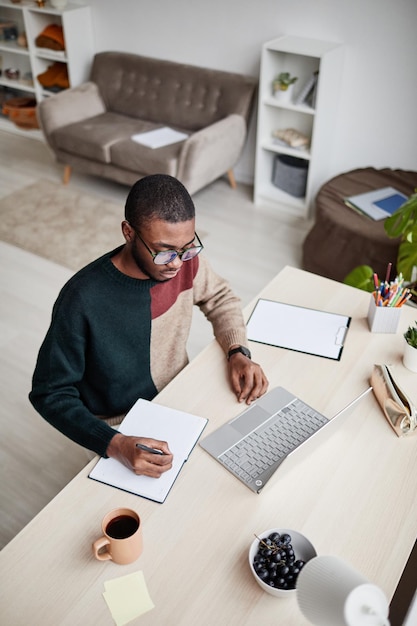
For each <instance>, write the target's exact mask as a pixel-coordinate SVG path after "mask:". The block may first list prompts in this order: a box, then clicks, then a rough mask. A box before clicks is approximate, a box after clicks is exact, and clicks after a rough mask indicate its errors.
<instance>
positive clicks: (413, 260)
mask: <svg viewBox="0 0 417 626" xmlns="http://www.w3.org/2000/svg"><path fill="white" fill-rule="evenodd" d="M414 266H417V220H416V222H415V225H414V227H413V228H412V229H411V230H410V231H409V232H408V233H407V237H406V238H405V239H404V240H403V241H402V242H401V243H400V247H399V248H398V256H397V271H398V272H402V275H403V276H404V280H406V281H409V280H411V278H412V273H413V268H414Z"/></svg>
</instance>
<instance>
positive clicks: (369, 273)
mask: <svg viewBox="0 0 417 626" xmlns="http://www.w3.org/2000/svg"><path fill="white" fill-rule="evenodd" d="M373 276H374V270H373V269H372V267H370V266H369V265H359V266H358V267H355V268H354V269H353V270H352V271H351V272H349V274H348V275H347V276H346V278H345V279H344V280H343V282H344V283H345V285H350V286H351V287H356V288H357V289H362V290H363V291H369V292H372V291H373V290H374V289H375V287H374V279H373Z"/></svg>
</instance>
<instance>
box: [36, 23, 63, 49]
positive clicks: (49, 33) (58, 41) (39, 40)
mask: <svg viewBox="0 0 417 626" xmlns="http://www.w3.org/2000/svg"><path fill="white" fill-rule="evenodd" d="M35 44H36V45H37V46H38V48H49V49H50V50H65V40H64V31H63V28H62V26H60V25H59V24H48V26H46V27H45V28H44V29H43V31H42V32H41V33H40V34H39V35H38V36H37V37H36V39H35Z"/></svg>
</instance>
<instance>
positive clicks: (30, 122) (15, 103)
mask: <svg viewBox="0 0 417 626" xmlns="http://www.w3.org/2000/svg"><path fill="white" fill-rule="evenodd" d="M2 110H3V115H7V116H8V117H9V119H10V120H11V121H12V122H14V124H16V126H18V127H19V128H23V129H24V130H31V129H35V128H39V124H38V118H37V116H36V100H35V98H25V97H21V98H10V99H9V100H6V102H5V103H4V104H3V109H2Z"/></svg>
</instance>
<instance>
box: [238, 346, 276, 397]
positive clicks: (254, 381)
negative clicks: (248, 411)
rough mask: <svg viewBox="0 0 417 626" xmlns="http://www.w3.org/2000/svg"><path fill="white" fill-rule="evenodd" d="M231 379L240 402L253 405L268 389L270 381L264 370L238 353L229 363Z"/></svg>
mask: <svg viewBox="0 0 417 626" xmlns="http://www.w3.org/2000/svg"><path fill="white" fill-rule="evenodd" d="M228 369H229V378H230V382H231V385H232V389H233V391H234V393H235V394H236V397H237V399H238V402H246V404H251V403H252V402H253V401H254V400H257V399H258V398H260V397H261V396H263V394H264V393H265V392H266V390H267V389H268V384H269V383H268V379H267V377H266V376H265V374H264V372H263V370H262V368H261V366H260V365H258V364H257V363H254V362H253V361H251V360H250V359H249V358H248V357H246V356H244V355H243V354H241V353H239V352H237V353H236V354H233V355H232V356H231V357H230V359H229V361H228Z"/></svg>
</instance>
